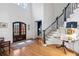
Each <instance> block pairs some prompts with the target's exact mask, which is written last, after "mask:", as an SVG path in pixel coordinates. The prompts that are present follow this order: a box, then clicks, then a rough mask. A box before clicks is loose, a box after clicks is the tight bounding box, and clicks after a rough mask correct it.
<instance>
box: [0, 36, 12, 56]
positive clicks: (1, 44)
mask: <svg viewBox="0 0 79 59" xmlns="http://www.w3.org/2000/svg"><path fill="white" fill-rule="evenodd" d="M5 47H8V51H9V54H10V41H4V37H0V55H6V54H5V52H6V49H5Z"/></svg>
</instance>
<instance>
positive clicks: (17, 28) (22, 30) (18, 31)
mask: <svg viewBox="0 0 79 59" xmlns="http://www.w3.org/2000/svg"><path fill="white" fill-rule="evenodd" d="M25 39H26V24H25V23H23V22H14V23H13V42H16V41H20V40H25Z"/></svg>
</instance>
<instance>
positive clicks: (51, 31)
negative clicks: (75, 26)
mask: <svg viewBox="0 0 79 59" xmlns="http://www.w3.org/2000/svg"><path fill="white" fill-rule="evenodd" d="M70 21H77V22H78V23H79V4H78V3H68V5H67V6H66V7H65V8H64V9H63V11H62V13H61V14H60V15H59V16H57V17H56V18H55V21H54V22H53V23H52V24H51V25H50V26H49V27H47V28H46V29H45V30H43V37H44V43H45V44H46V45H49V44H61V43H62V41H61V40H59V37H56V36H60V35H62V34H63V33H64V32H65V31H64V29H65V25H66V22H70ZM60 32H61V34H60ZM63 35H64V34H63Z"/></svg>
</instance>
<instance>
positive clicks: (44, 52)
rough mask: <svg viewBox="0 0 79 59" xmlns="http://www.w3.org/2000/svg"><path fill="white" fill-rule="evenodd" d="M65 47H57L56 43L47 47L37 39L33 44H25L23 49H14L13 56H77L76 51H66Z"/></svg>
mask: <svg viewBox="0 0 79 59" xmlns="http://www.w3.org/2000/svg"><path fill="white" fill-rule="evenodd" d="M66 52H67V54H65V53H64V51H63V48H59V49H57V48H56V46H54V45H49V46H47V47H45V46H43V45H41V42H39V41H35V42H34V43H32V44H31V45H28V46H25V47H23V48H21V49H16V50H12V52H11V55H12V56H75V53H72V52H69V51H66Z"/></svg>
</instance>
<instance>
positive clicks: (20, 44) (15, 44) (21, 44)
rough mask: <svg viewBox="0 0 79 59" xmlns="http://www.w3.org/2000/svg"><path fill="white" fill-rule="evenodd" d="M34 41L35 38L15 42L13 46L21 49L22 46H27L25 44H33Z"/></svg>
mask: <svg viewBox="0 0 79 59" xmlns="http://www.w3.org/2000/svg"><path fill="white" fill-rule="evenodd" d="M33 42H34V40H23V41H19V42H15V43H13V44H12V46H11V48H12V49H13V50H15V49H21V48H22V47H25V46H28V45H30V44H32V43H33Z"/></svg>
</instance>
